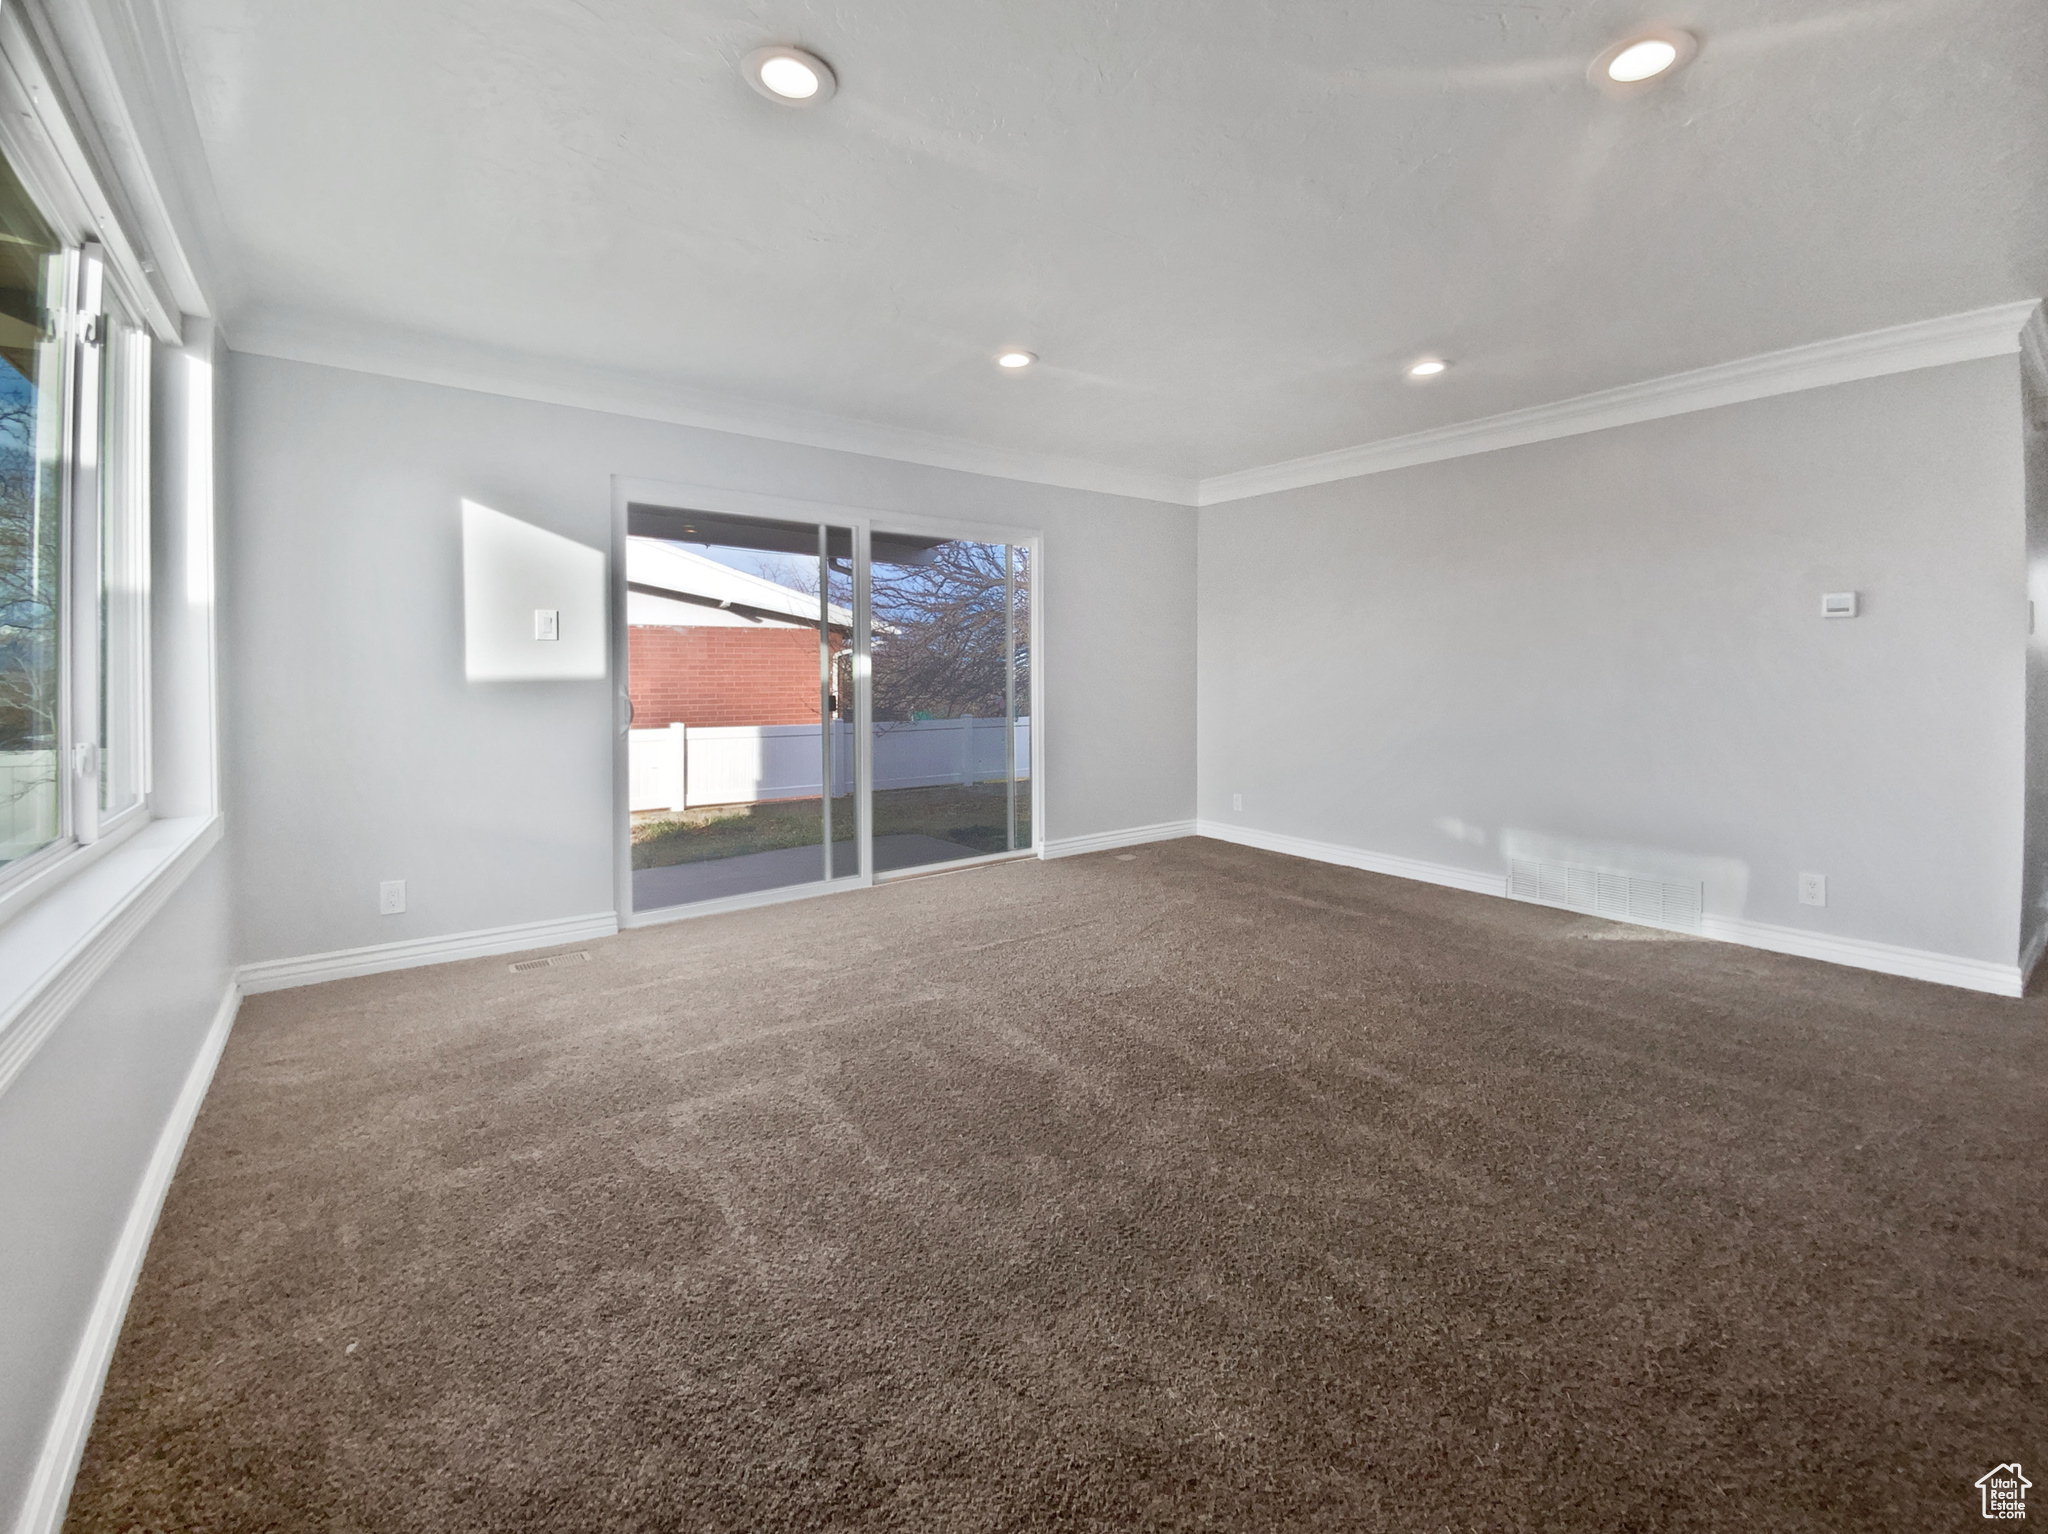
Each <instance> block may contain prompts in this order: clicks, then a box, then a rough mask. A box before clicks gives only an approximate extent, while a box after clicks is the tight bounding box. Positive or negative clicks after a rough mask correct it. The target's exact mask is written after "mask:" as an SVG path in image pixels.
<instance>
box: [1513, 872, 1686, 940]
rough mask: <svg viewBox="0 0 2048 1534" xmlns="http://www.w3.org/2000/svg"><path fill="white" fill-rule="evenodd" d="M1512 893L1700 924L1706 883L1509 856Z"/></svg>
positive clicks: (1625, 915) (1618, 916) (1638, 917)
mask: <svg viewBox="0 0 2048 1534" xmlns="http://www.w3.org/2000/svg"><path fill="white" fill-rule="evenodd" d="M1508 893H1509V894H1510V895H1512V896H1514V897H1515V898H1516V899H1517V900H1533V901H1535V902H1537V903H1538V904H1539V905H1556V906H1564V907H1565V908H1567V909H1568V910H1573V911H1590V912H1592V913H1593V914H1594V915H1595V916H1611V917H1612V918H1614V920H1616V921H1639V922H1647V923H1649V924H1650V925H1651V926H1655V927H1680V928H1683V929H1684V930H1685V931H1687V932H1697V931H1699V930H1700V906H1701V895H1702V893H1703V887H1702V886H1701V885H1699V884H1696V883H1695V884H1687V883H1681V882H1678V881H1675V880H1671V879H1647V878H1644V877H1643V876H1642V875H1640V874H1628V873H1619V872H1617V871H1615V870H1614V869H1611V868H1588V867H1585V866H1583V865H1582V864H1578V863H1538V862H1536V861H1534V860H1533V859H1529V858H1509V859H1508Z"/></svg>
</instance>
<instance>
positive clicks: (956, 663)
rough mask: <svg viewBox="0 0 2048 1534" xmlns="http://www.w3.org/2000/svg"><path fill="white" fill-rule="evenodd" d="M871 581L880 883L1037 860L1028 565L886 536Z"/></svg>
mask: <svg viewBox="0 0 2048 1534" xmlns="http://www.w3.org/2000/svg"><path fill="white" fill-rule="evenodd" d="M871 569H872V574H871V575H870V578H869V585H870V591H871V596H870V598H869V600H870V603H871V606H872V609H873V613H874V620H873V622H874V637H873V642H872V653H873V671H874V697H873V704H872V717H873V720H874V723H873V726H872V729H873V748H872V749H873V758H874V817H875V819H874V827H875V833H874V835H875V867H876V869H877V871H880V872H887V871H889V870H891V869H898V868H916V867H920V866H924V865H927V864H932V863H951V862H957V861H959V860H960V859H962V858H971V857H976V856H980V855H982V854H986V853H992V852H1014V851H1017V850H1018V849H1020V848H1027V847H1029V846H1030V845H1031V787H1030V780H1031V708H1030V694H1031V685H1030V659H1031V650H1030V644H1029V635H1030V632H1031V626H1030V609H1029V593H1030V589H1031V587H1030V570H1029V561H1028V560H1027V559H1026V557H1025V551H1024V550H1023V549H1022V548H1021V547H1019V546H1017V545H1014V544H1006V543H978V542H972V541H969V540H967V539H961V538H944V539H940V538H905V537H898V536H892V535H890V534H886V533H877V534H875V536H874V541H873V560H872V565H871ZM1020 788H1021V789H1022V793H1021V794H1020V793H1019V789H1020Z"/></svg>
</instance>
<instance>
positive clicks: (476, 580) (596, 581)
mask: <svg viewBox="0 0 2048 1534" xmlns="http://www.w3.org/2000/svg"><path fill="white" fill-rule="evenodd" d="M462 632H463V667H464V671H465V673H466V674H467V676H468V677H469V680H470V681H472V682H523V681H570V680H591V679H602V678H603V677H604V675H605V671H606V648H607V647H606V644H605V556H604V553H603V551H602V550H599V549H593V548H588V547H586V546H585V545H583V544H580V543H577V542H576V541H575V540H574V539H571V538H564V537H563V536H562V535H561V534H559V533H551V532H548V531H547V530H546V529H545V528H539V527H535V526H534V525H533V524H532V523H530V522H522V521H520V520H519V519H518V518H517V517H508V516H506V515H505V514H504V513H503V512H501V511H493V510H491V508H490V507H488V506H481V505H478V504H477V503H476V502H475V501H468V500H466V501H464V502H463V503H462Z"/></svg>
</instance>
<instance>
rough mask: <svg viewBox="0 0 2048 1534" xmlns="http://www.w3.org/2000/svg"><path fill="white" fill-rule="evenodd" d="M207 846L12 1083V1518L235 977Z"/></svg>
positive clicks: (3, 1264)
mask: <svg viewBox="0 0 2048 1534" xmlns="http://www.w3.org/2000/svg"><path fill="white" fill-rule="evenodd" d="M232 923H233V910H232V901H231V899H230V893H229V889H228V857H227V853H226V849H225V847H216V848H215V849H214V850H213V851H212V852H211V853H210V854H208V855H207V857H206V859H205V861H204V862H202V863H201V864H200V865H199V867H198V868H197V869H195V870H194V871H193V872H192V873H191V874H190V875H189V876H188V877H187V878H186V880H185V882H184V884H183V885H181V886H180V887H179V889H178V891H177V892H176V893H175V894H173V895H172V896H171V899H170V902H169V904H167V905H166V906H165V907H164V909H163V910H161V911H159V912H158V913H157V915H156V917H155V919H154V920H153V921H151V923H150V924H149V926H148V927H146V928H145V929H144V930H143V932H142V933H141V935H140V936H138V937H137V938H136V939H135V941H134V943H133V944H131V945H130V946H129V948H128V949H127V950H126V951H125V952H124V953H123V954H122V955H121V957H120V958H118V959H116V960H115V961H114V965H113V967H112V968H111V969H109V970H108V971H107V973H106V974H104V975H102V976H101V977H100V979H99V981H98V983H97V984H95V985H94V986H93V987H92V988H91V989H90V990H89V991H87V992H86V994H85V996H84V997H83V999H81V1000H80V1001H79V1003H78V1004H77V1006H76V1007H74V1008H73V1009H72V1011H71V1012H70V1013H69V1014H68V1015H67V1016H66V1017H65V1019H64V1021H63V1022H62V1023H61V1024H60V1025H59V1026H58V1028H57V1030H56V1031H55V1032H54V1033H52V1034H51V1035H50V1038H49V1040H48V1041H47V1042H46V1043H45V1044H44V1045H43V1047H42V1048H41V1049H40V1050H38V1051H37V1052H36V1055H35V1057H34V1058H33V1059H32V1060H30V1061H29V1063H28V1065H27V1067H26V1068H25V1069H24V1070H23V1071H22V1073H21V1075H20V1076H18V1077H16V1078H15V1080H14V1081H13V1083H12V1084H11V1085H10V1086H9V1087H8V1088H7V1091H6V1094H5V1096H0V1167H5V1168H6V1169H7V1175H6V1176H5V1177H0V1231H4V1232H5V1233H6V1235H5V1238H4V1239H0V1313H4V1315H5V1317H6V1321H5V1324H4V1325H0V1528H12V1527H14V1518H15V1511H16V1506H17V1499H18V1498H20V1497H21V1496H23V1495H24V1494H25V1493H26V1492H27V1490H28V1488H29V1485H30V1478H31V1473H32V1470H33V1468H34V1465H35V1462H36V1458H37V1456H38V1455H39V1454H40V1453H41V1452H42V1449H43V1444H44V1440H45V1438H46V1436H47V1435H48V1433H49V1431H50V1426H51V1422H52V1419H53V1413H54V1412H55V1411H56V1407H57V1402H58V1399H59V1397H60V1395H61V1393H62V1391H63V1387H64V1382H65V1377H66V1375H67V1374H68V1372H69V1371H70V1368H71V1360H72V1356H73V1354H74V1353H75V1352H76V1351H77V1349H78V1346H79V1342H80V1339H81V1338H82V1337H83V1335H84V1333H85V1330H86V1322H87V1318H88V1316H89V1315H90V1313H91V1311H92V1306H93V1301H94V1300H95V1299H96V1298H97V1296H98V1291H99V1287H100V1279H101V1277H102V1275H103V1274H104V1273H105V1271H106V1268H107V1263H108V1259H109V1258H110V1257H111V1256H112V1255H113V1252H114V1247H115V1244H116V1242H117V1240H118V1239H119V1237H120V1234H121V1230H122V1226H123V1224H124V1223H125V1222H126V1220H127V1218H128V1212H129V1209H130V1208H131V1206H132V1205H133V1204H134V1202H135V1196H136V1192H137V1190H138V1189H139V1188H140V1187H141V1184H142V1181H143V1174H144V1172H145V1170H146V1169H147V1167H148V1164H149V1160H150V1155H151V1153H152V1152H153V1151H154V1150H155V1148H156V1144H157V1139H158V1137H159V1136H160V1135H162V1133H163V1130H164V1125H165V1123H166V1121H167V1120H168V1119H169V1117H170V1114H171V1109H172V1105H173V1104H174V1103H175V1102H176V1100H177V1097H178V1093H179V1090H180V1088H182V1087H183V1086H184V1084H185V1077H186V1074H187V1073H188V1072H189V1071H190V1070H191V1068H192V1062H193V1059H194V1057H195V1056H196V1055H197V1054H198V1052H199V1049H200V1045H201V1043H202V1041H203V1040H204V1039H205V1036H206V1032H207V1028H208V1025H209V1024H210V1023H211V1022H212V1021H213V1019H214V1017H215V1015H216V1013H217V1012H218V1011H219V1009H220V1006H221V1002H222V999H223V998H224V997H225V996H226V994H227V989H228V986H229V984H230V983H231V981H232V980H233V977H234V952H233V943H232Z"/></svg>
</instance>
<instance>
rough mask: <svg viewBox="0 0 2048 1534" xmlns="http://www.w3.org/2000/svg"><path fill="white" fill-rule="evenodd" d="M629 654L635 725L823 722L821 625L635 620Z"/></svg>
mask: <svg viewBox="0 0 2048 1534" xmlns="http://www.w3.org/2000/svg"><path fill="white" fill-rule="evenodd" d="M834 648H835V649H837V648H839V646H838V645H837V644H836V643H835V645H834ZM626 655H627V664H628V669H627V676H628V678H629V680H628V683H627V688H628V691H629V692H630V694H631V696H632V699H633V728H634V729H636V730H652V729H661V728H663V727H664V726H667V725H670V724H674V723H675V722H676V721H677V720H681V721H682V722H683V723H684V724H688V725H720V724H816V723H817V722H818V632H817V630H816V629H785V628H661V627H654V626H651V625H650V626H647V627H639V626H635V627H631V628H628V629H627V630H626Z"/></svg>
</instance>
